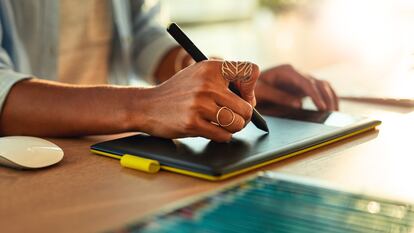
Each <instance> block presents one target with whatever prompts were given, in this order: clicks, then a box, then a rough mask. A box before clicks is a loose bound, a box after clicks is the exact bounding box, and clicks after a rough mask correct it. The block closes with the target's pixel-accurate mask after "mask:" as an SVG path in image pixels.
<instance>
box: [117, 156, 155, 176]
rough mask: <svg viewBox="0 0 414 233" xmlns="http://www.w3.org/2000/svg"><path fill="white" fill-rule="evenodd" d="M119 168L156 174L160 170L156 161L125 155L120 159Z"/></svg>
mask: <svg viewBox="0 0 414 233" xmlns="http://www.w3.org/2000/svg"><path fill="white" fill-rule="evenodd" d="M120 163H121V166H123V167H127V168H132V169H135V170H139V171H143V172H147V173H157V172H158V171H159V170H160V167H161V166H160V163H159V162H158V161H156V160H152V159H145V158H141V157H138V156H133V155H128V154H125V155H123V156H122V157H121V159H120Z"/></svg>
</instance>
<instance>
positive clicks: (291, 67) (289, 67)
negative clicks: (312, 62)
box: [279, 64, 295, 70]
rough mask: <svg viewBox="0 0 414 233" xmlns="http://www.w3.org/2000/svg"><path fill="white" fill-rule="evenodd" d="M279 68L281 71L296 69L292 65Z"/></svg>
mask: <svg viewBox="0 0 414 233" xmlns="http://www.w3.org/2000/svg"><path fill="white" fill-rule="evenodd" d="M279 67H280V68H281V69H286V70H294V69H295V68H294V67H293V66H292V65H291V64H282V65H280V66H279Z"/></svg>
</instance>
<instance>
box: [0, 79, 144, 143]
mask: <svg viewBox="0 0 414 233" xmlns="http://www.w3.org/2000/svg"><path fill="white" fill-rule="evenodd" d="M144 94H145V90H144V89H137V88H126V87H117V86H79V85H67V84H61V83H58V82H51V81H45V80H39V79H30V80H25V81H21V82H19V83H17V84H16V85H15V86H14V87H13V88H12V89H11V91H10V92H9V95H8V97H7V100H6V102H5V105H4V108H3V111H2V115H1V118H0V129H1V134H3V135H16V134H18V135H36V136H79V135H88V134H104V133H118V132H123V131H126V130H133V129H132V128H131V125H130V124H129V119H128V118H129V117H130V116H129V115H128V108H129V107H130V106H131V105H130V104H131V103H130V101H131V98H132V97H133V98H134V102H136V103H137V104H139V103H140V102H142V101H144V99H145V98H144V97H143V95H144ZM138 116H139V115H138ZM136 130H139V129H136Z"/></svg>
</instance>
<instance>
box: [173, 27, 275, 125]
mask: <svg viewBox="0 0 414 233" xmlns="http://www.w3.org/2000/svg"><path fill="white" fill-rule="evenodd" d="M167 32H168V33H170V35H171V36H172V37H173V38H174V39H175V40H176V41H177V42H178V44H180V45H181V47H183V48H184V49H185V51H187V53H188V54H190V56H191V57H192V58H193V59H194V61H196V62H200V61H204V60H208V58H207V57H206V55H204V54H203V53H202V52H201V51H200V50H199V49H198V48H197V47H196V46H195V45H194V43H193V42H192V41H191V40H190V38H188V37H187V35H185V33H184V32H183V31H182V30H181V29H180V27H178V25H177V24H175V23H171V24H170V26H168V28H167ZM229 89H230V90H231V91H232V92H234V93H236V94H237V95H238V96H240V92H239V90H238V89H237V88H236V86H235V85H234V84H233V83H230V85H229ZM252 122H253V124H254V125H255V126H256V127H257V128H259V129H261V130H263V131H266V132H269V128H268V127H267V124H266V121H265V120H264V119H263V117H262V116H261V115H260V113H259V112H258V111H257V110H256V109H255V108H253V115H252Z"/></svg>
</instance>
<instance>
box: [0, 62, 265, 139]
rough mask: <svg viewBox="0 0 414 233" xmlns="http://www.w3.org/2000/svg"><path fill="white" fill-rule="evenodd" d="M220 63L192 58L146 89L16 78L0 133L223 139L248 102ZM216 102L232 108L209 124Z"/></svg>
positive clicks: (242, 119) (247, 110) (246, 114)
mask: <svg viewBox="0 0 414 233" xmlns="http://www.w3.org/2000/svg"><path fill="white" fill-rule="evenodd" d="M220 66H221V62H219V61H205V62H201V63H197V64H195V65H192V66H189V67H187V68H186V69H184V70H182V71H181V72H179V73H177V74H176V75H174V76H173V77H172V78H170V79H169V80H168V81H166V82H164V83H162V84H161V85H158V86H155V87H151V88H147V89H142V88H136V87H119V86H109V85H107V86H79V85H67V84H61V83H57V82H51V81H44V80H38V79H31V80H26V81H21V82H18V83H16V85H14V86H13V88H12V89H11V91H10V92H9V95H8V97H7V99H6V102H5V105H4V108H3V111H2V115H1V118H0V130H1V134H3V135H35V136H82V135H91V134H110V133H119V132H127V131H140V132H145V133H148V134H151V135H154V136H159V137H164V138H181V137H191V136H202V137H205V138H209V139H212V140H215V141H229V140H230V139H231V135H232V133H235V132H237V131H240V130H241V129H242V128H244V126H245V125H246V123H247V122H248V121H249V120H250V117H251V113H252V107H251V105H250V104H249V103H247V102H246V101H245V100H243V99H241V98H240V97H238V96H237V95H235V94H234V93H232V92H231V91H229V90H228V88H227V85H228V83H226V82H227V81H226V80H224V79H223V78H222V77H221V74H220V71H221V69H220ZM258 76H259V71H258V68H257V66H254V72H253V74H252V77H251V79H250V80H251V81H250V82H249V85H250V83H251V84H252V85H250V86H251V87H250V86H249V87H250V88H249V89H248V90H244V89H243V90H241V91H244V92H246V93H247V94H250V95H251V94H252V92H253V88H254V83H255V82H256V80H257V78H258ZM246 85H247V84H246ZM247 94H246V95H247ZM220 106H226V107H229V108H230V109H232V110H233V111H234V113H235V119H234V123H233V124H231V125H230V126H228V127H218V126H216V125H214V124H211V122H212V121H215V120H216V114H217V111H218V109H219V108H220ZM223 117H224V118H226V119H223V121H224V122H229V121H230V120H231V115H230V114H227V115H224V114H223Z"/></svg>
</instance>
